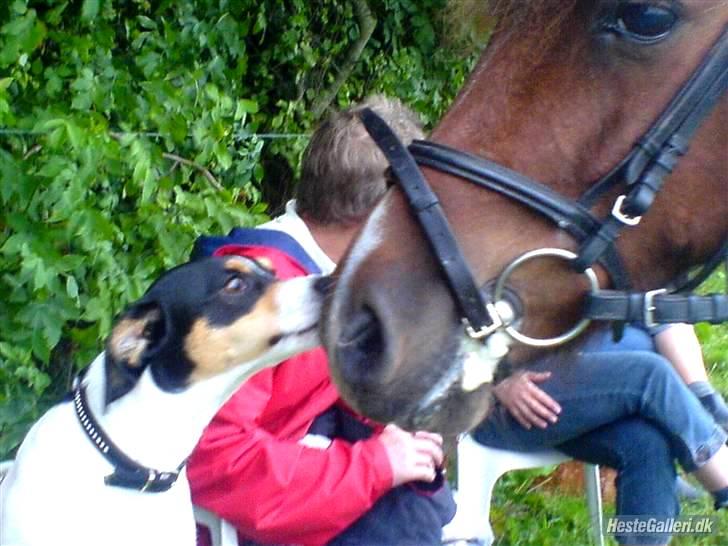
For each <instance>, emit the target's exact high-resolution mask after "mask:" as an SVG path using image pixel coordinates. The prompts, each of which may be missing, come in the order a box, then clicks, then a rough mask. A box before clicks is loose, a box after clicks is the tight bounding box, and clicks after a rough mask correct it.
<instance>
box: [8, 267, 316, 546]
mask: <svg viewBox="0 0 728 546" xmlns="http://www.w3.org/2000/svg"><path fill="white" fill-rule="evenodd" d="M327 284H328V283H327V281H326V280H325V279H322V278H317V277H302V278H297V279H293V280H289V281H280V282H279V281H276V280H275V279H274V277H273V274H272V273H271V271H270V270H269V269H268V268H266V267H263V266H262V264H261V263H259V262H256V261H254V260H251V259H247V258H242V257H238V256H226V257H223V258H207V259H204V260H200V261H196V262H191V263H188V264H185V265H182V266H179V267H177V268H175V269H172V270H171V271H169V272H167V273H166V274H165V275H163V276H162V277H160V279H159V280H157V281H156V282H155V283H154V284H153V285H152V286H151V288H150V289H149V290H148V291H147V293H146V294H145V295H144V296H143V297H142V299H141V300H139V301H137V302H136V303H135V304H133V305H132V306H131V307H130V308H129V309H128V310H127V311H126V312H125V313H124V314H123V315H122V316H121V317H120V318H119V319H118V320H117V322H116V323H115V326H114V328H113V330H112V333H111V335H110V336H109V338H108V340H107V342H106V350H105V352H104V353H102V354H101V355H100V356H99V357H98V358H96V360H95V361H94V362H93V363H92V364H91V366H90V367H89V368H88V369H87V372H86V373H85V375H84V376H83V378H82V379H80V380H78V381H77V384H76V387H75V388H74V391H73V393H72V395H73V399H72V400H69V401H66V402H62V403H60V404H58V405H56V406H55V407H53V408H51V409H50V410H49V411H48V412H47V413H46V414H45V415H44V416H43V417H42V418H41V419H40V420H39V421H38V422H37V423H36V424H35V425H34V426H33V428H32V429H31V430H30V432H29V433H28V435H27V436H26V438H25V440H24V441H23V444H22V445H21V447H20V449H19V451H18V454H17V458H16V460H15V463H14V464H13V466H12V468H11V470H10V472H9V474H8V475H7V476H6V478H5V480H4V481H3V482H2V484H0V545H2V546H10V545H24V546H25V545H27V546H52V545H58V546H66V545H69V546H70V545H73V546H102V545H104V546H109V545H119V546H121V545H123V546H145V545H149V546H152V545H153V546H160V545H167V544H169V545H173V546H186V545H190V546H192V545H194V544H195V525H194V520H193V513H192V503H191V502H190V492H189V485H188V483H187V479H186V476H185V472H184V461H185V459H186V457H187V456H188V455H189V454H190V452H191V451H192V449H193V448H194V446H195V444H196V443H197V441H198V439H199V437H200V435H201V434H202V431H203V429H204V427H205V426H206V425H207V423H208V422H209V421H210V419H212V417H213V415H214V414H215V413H216V412H217V410H218V409H219V408H220V406H221V405H222V404H223V403H224V402H225V400H226V399H227V398H228V397H229V396H230V395H231V394H232V393H233V392H234V391H235V390H236V388H237V387H238V386H239V385H240V384H241V383H242V382H244V381H245V380H246V379H247V378H249V377H250V376H251V375H253V374H254V373H255V372H257V371H259V370H261V369H262V368H264V367H267V366H272V365H274V364H276V363H278V362H280V361H281V360H283V359H285V358H287V357H289V356H291V355H293V354H295V353H297V352H301V351H303V350H306V349H309V348H312V347H314V346H316V345H318V335H317V323H318V318H319V313H320V306H321V303H322V300H323V291H324V290H325V286H326V285H327Z"/></svg>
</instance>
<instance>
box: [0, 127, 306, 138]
mask: <svg viewBox="0 0 728 546" xmlns="http://www.w3.org/2000/svg"><path fill="white" fill-rule="evenodd" d="M50 132H51V131H31V130H27V129H11V128H9V127H0V137H8V136H28V137H31V136H42V135H47V134H50ZM109 133H110V134H113V135H114V136H140V137H147V138H162V136H163V135H162V134H161V133H155V132H150V131H132V132H126V131H109ZM233 137H235V138H237V139H241V140H242V139H250V138H259V139H262V140H276V139H298V138H310V137H311V135H310V133H235V134H234V135H233Z"/></svg>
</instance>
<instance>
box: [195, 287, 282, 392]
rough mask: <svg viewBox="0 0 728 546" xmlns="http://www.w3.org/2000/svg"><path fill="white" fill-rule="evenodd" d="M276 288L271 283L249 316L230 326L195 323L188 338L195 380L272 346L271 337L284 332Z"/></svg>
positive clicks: (206, 322)
mask: <svg viewBox="0 0 728 546" xmlns="http://www.w3.org/2000/svg"><path fill="white" fill-rule="evenodd" d="M276 288H277V287H276V285H272V286H270V288H269V289H268V290H267V291H266V292H265V293H264V294H263V296H262V297H261V298H260V299H259V300H258V302H257V303H256V304H255V306H254V307H253V308H252V309H251V310H250V311H249V312H248V313H246V314H245V316H243V317H240V318H239V319H238V320H236V321H235V322H233V323H232V324H230V325H228V326H225V327H219V328H215V327H213V326H211V325H210V323H209V322H208V321H207V320H206V319H201V320H199V321H197V322H196V323H195V324H194V326H193V327H192V329H191V330H190V333H189V335H188V336H187V339H186V341H185V352H186V353H187V357H188V358H189V359H190V361H191V362H192V365H193V366H194V369H193V371H192V373H191V374H190V381H191V382H196V381H201V380H203V379H207V378H209V377H212V376H214V375H217V374H219V373H222V372H224V371H226V370H228V369H230V368H231V367H232V366H235V365H236V364H242V363H245V362H250V361H251V360H254V359H255V358H257V357H259V356H261V355H262V354H263V353H264V352H265V351H266V350H267V349H268V348H269V343H270V339H271V338H273V337H275V336H278V335H280V333H281V332H280V330H279V324H278V322H279V321H278V313H277V306H276V303H275V293H276Z"/></svg>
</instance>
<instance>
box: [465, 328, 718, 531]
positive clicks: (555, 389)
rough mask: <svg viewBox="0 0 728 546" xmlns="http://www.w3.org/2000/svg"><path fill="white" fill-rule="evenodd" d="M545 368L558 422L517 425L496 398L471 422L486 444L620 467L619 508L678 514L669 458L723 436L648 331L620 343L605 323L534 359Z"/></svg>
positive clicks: (633, 331)
mask: <svg viewBox="0 0 728 546" xmlns="http://www.w3.org/2000/svg"><path fill="white" fill-rule="evenodd" d="M528 369H529V370H533V371H547V370H548V371H550V372H551V377H550V378H549V379H548V380H547V381H545V382H543V383H541V384H540V385H539V386H540V387H541V388H542V389H543V390H544V391H546V392H547V393H548V394H549V395H550V396H551V397H552V398H554V399H555V400H556V401H557V402H558V403H559V404H560V405H561V408H562V410H561V414H560V416H559V419H558V421H557V422H556V423H554V424H551V425H549V426H548V427H547V428H546V429H539V428H536V427H534V428H531V429H525V428H523V427H522V426H521V425H520V424H519V423H518V422H517V421H516V420H515V419H514V418H513V417H512V416H511V415H510V414H509V413H508V411H507V410H506V409H505V408H504V407H503V406H502V405H500V404H496V405H495V407H494V408H493V411H492V412H491V413H490V415H489V416H488V418H487V419H485V421H483V423H481V424H480V425H479V426H478V427H477V428H476V429H475V430H474V431H473V437H474V438H475V439H476V440H477V441H479V442H480V443H482V444H484V445H488V446H492V447H497V448H503V449H511V450H520V451H539V450H543V449H548V448H556V449H558V450H560V451H563V452H564V453H566V454H567V455H569V456H571V457H574V458H576V459H579V460H583V461H587V462H590V463H594V464H601V465H605V466H609V467H612V468H614V469H616V470H617V506H616V512H617V515H625V516H626V515H637V516H639V515H643V516H657V517H674V516H676V515H677V514H678V513H679V509H680V507H679V503H678V500H677V494H676V491H675V467H674V461H675V460H677V461H678V462H679V463H680V465H681V466H682V467H683V468H684V469H685V470H686V471H688V472H691V471H693V470H695V469H696V468H698V467H699V466H700V465H701V464H703V463H704V462H705V461H707V460H708V459H709V458H711V457H712V456H713V455H714V454H715V452H716V451H717V450H718V449H719V448H720V446H721V445H722V444H723V443H724V442H725V440H726V434H725V433H724V432H723V430H722V429H721V428H720V427H718V426H717V425H716V423H715V422H714V420H713V418H712V417H711V416H710V415H709V414H708V413H707V412H706V411H705V409H704V408H703V406H702V404H701V403H700V402H699V400H698V399H697V398H696V397H695V396H694V395H693V394H692V393H691V392H690V391H689V390H688V388H687V387H686V386H685V384H684V383H683V381H682V380H681V379H680V377H679V376H678V375H677V373H676V372H675V371H674V370H673V368H672V366H671V365H670V363H669V362H668V361H667V360H665V359H664V358H663V357H661V356H659V355H658V354H656V353H655V352H654V346H653V344H652V339H651V337H650V336H649V335H647V334H646V333H645V332H644V331H642V330H640V329H637V328H627V330H626V331H625V337H624V338H623V339H622V340H621V341H620V342H619V343H616V344H615V343H614V342H612V341H611V337H610V334H609V333H608V332H604V333H599V334H597V335H596V336H595V337H594V338H592V339H590V340H589V341H587V342H586V343H585V344H584V345H583V346H582V348H581V350H580V351H578V352H577V353H574V354H569V355H568V356H567V357H563V356H562V357H559V355H558V353H557V354H555V355H550V356H549V357H547V358H544V359H542V360H540V361H538V362H536V363H534V364H533V365H530V366H528ZM616 538H617V540H618V541H619V542H620V543H623V542H629V543H630V544H662V543H665V542H667V540H668V539H669V537H668V536H666V535H650V536H631V537H620V536H617V537H616Z"/></svg>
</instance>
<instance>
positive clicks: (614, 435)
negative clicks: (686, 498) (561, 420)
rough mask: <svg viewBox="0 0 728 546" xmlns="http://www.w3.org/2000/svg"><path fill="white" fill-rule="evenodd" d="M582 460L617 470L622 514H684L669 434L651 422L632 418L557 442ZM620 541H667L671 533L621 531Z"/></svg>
mask: <svg viewBox="0 0 728 546" xmlns="http://www.w3.org/2000/svg"><path fill="white" fill-rule="evenodd" d="M556 448H557V449H558V450H559V451H562V452H564V453H566V454H567V455H569V456H570V457H573V458H574V459H578V460H581V461H586V462H589V463H592V464H599V465H603V466H608V467H610V468H614V469H615V470H616V471H617V481H616V486H617V501H616V506H615V509H616V515H618V516H644V517H645V518H648V517H656V518H665V519H667V518H671V517H676V516H677V515H678V514H679V513H680V503H679V502H678V498H677V492H676V489H675V476H676V473H675V465H674V463H673V457H672V449H671V446H670V443H669V441H668V439H667V438H666V436H665V434H663V432H662V431H661V430H659V429H658V428H657V427H655V426H654V425H653V424H652V423H651V422H649V421H646V420H644V419H640V418H638V417H630V418H626V419H622V420H620V421H616V422H614V423H611V424H609V425H606V426H603V427H600V428H598V429H596V430H593V431H592V432H588V433H586V434H584V435H583V436H580V437H579V438H576V439H574V440H571V441H569V442H565V443H563V444H560V445H558V446H556ZM615 538H616V540H617V541H618V542H619V543H620V544H650V545H652V544H666V543H667V542H668V541H669V539H670V536H669V535H667V534H664V533H660V534H651V535H630V536H620V535H617V536H616V537H615Z"/></svg>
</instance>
